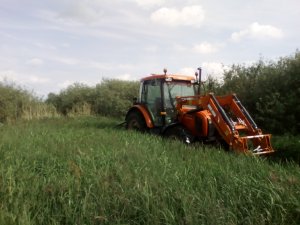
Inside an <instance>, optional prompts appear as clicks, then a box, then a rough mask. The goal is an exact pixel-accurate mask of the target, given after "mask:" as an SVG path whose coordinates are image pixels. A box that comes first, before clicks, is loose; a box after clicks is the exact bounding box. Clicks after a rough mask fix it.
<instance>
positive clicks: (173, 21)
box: [151, 5, 205, 27]
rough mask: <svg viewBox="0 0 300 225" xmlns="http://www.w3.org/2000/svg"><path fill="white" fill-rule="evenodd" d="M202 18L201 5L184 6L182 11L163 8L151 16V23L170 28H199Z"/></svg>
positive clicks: (203, 14) (203, 13) (203, 15)
mask: <svg viewBox="0 0 300 225" xmlns="http://www.w3.org/2000/svg"><path fill="white" fill-rule="evenodd" d="M204 17H205V12H204V10H203V8H202V6H201V5H193V6H186V7H183V8H182V9H176V8H167V7H163V8H160V9H158V10H157V11H155V12H153V13H152V14H151V20H152V21H153V22H155V23H159V24H163V25H167V26H172V27H175V26H195V27H200V26H201V25H202V22H203V20H204Z"/></svg>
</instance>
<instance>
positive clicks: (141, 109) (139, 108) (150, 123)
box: [125, 105, 154, 128]
mask: <svg viewBox="0 0 300 225" xmlns="http://www.w3.org/2000/svg"><path fill="white" fill-rule="evenodd" d="M133 111H138V112H140V113H141V114H142V115H143V117H144V119H145V122H146V124H147V127H148V128H153V127H154V125H153V121H152V119H151V117H150V114H149V112H148V110H147V109H146V108H145V107H144V106H143V105H134V106H132V107H131V108H130V109H129V110H128V112H127V114H126V117H125V118H127V117H128V116H129V114H130V113H131V112H133Z"/></svg>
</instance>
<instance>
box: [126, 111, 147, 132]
mask: <svg viewBox="0 0 300 225" xmlns="http://www.w3.org/2000/svg"><path fill="white" fill-rule="evenodd" d="M126 128H127V129H128V130H136V131H141V132H145V131H146V130H147V126H146V122H145V119H144V117H143V116H142V115H141V113H140V112H137V111H134V112H131V113H130V114H129V115H128V116H127V118H126Z"/></svg>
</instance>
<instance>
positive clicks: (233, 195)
mask: <svg viewBox="0 0 300 225" xmlns="http://www.w3.org/2000/svg"><path fill="white" fill-rule="evenodd" d="M115 124H116V122H115V121H113V120H109V119H106V118H97V117H94V118H91V117H89V118H87V117H82V118H76V119H72V118H68V119H46V120H40V121H24V122H19V123H17V124H15V125H11V126H8V125H3V126H2V127H0V137H1V139H0V224H7V225H9V224H22V225H26V224H289V225H292V224H299V223H300V191H299V190H300V170H299V167H298V166H297V165H295V164H293V163H287V164H284V165H281V164H278V163H272V162H269V161H267V160H265V159H262V158H256V157H247V156H244V155H237V154H230V153H225V152H223V151H221V150H219V149H213V148H205V147H201V146H194V147H190V146H186V145H183V144H181V143H178V142H171V141H168V140H162V139H161V138H160V137H156V136H153V135H146V134H139V133H135V132H128V131H125V130H118V129H115V128H113V127H114V125H115Z"/></svg>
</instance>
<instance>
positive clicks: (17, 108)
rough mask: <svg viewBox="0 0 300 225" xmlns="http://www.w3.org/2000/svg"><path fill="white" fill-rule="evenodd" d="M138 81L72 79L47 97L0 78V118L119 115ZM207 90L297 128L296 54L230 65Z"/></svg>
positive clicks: (262, 122) (287, 128) (299, 73)
mask: <svg viewBox="0 0 300 225" xmlns="http://www.w3.org/2000/svg"><path fill="white" fill-rule="evenodd" d="M138 89H139V82H138V81H122V80H116V79H103V80H102V81H101V82H100V83H98V84H96V85H95V86H93V87H91V86H88V85H85V84H81V83H75V84H72V85H70V86H68V87H67V88H66V89H63V90H61V91H60V92H59V93H58V94H55V93H49V94H48V97H47V99H46V100H42V99H39V98H38V97H36V96H35V95H34V94H33V93H31V92H28V91H27V90H24V89H22V88H20V87H18V86H16V85H12V84H7V83H5V82H0V122H6V121H11V120H16V119H19V118H21V119H31V118H42V117H53V116H76V115H102V116H111V117H118V118H123V117H124V115H125V114H126V112H127V110H128V108H129V107H130V106H131V105H132V99H133V98H134V97H136V96H138ZM205 90H206V92H214V93H215V94H217V95H225V94H230V93H236V94H237V96H238V97H239V98H240V100H241V101H242V103H243V104H244V106H245V107H246V108H247V109H248V111H249V112H250V114H251V115H252V116H253V118H254V120H255V121H256V122H257V124H258V125H259V126H260V127H261V128H263V129H265V130H267V131H268V132H272V133H276V134H282V133H291V134H299V132H300V116H299V115H300V52H299V51H298V50H297V51H296V52H295V53H294V54H292V55H290V56H287V57H283V58H280V59H278V60H277V61H266V60H263V59H260V60H259V61H258V62H256V63H254V64H252V65H241V64H238V65H235V64H234V65H232V66H231V67H230V68H229V69H226V70H224V75H223V79H222V80H216V79H214V78H213V77H212V76H209V78H208V79H207V81H206V82H205Z"/></svg>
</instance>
